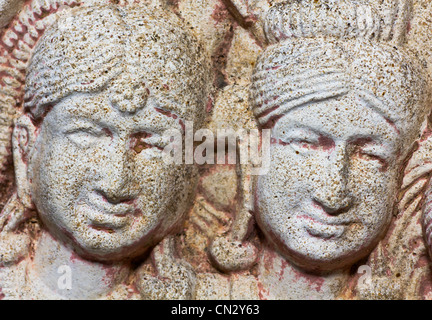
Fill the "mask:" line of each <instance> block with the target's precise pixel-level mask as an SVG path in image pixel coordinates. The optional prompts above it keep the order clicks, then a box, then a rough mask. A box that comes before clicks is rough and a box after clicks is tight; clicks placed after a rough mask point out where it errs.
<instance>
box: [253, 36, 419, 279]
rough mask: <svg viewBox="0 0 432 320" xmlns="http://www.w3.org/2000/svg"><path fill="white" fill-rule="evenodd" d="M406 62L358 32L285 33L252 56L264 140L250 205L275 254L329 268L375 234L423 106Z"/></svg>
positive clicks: (389, 209)
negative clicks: (296, 36) (336, 36)
mask: <svg viewBox="0 0 432 320" xmlns="http://www.w3.org/2000/svg"><path fill="white" fill-rule="evenodd" d="M416 68H417V67H415V66H414V65H411V63H410V62H409V59H407V58H406V57H405V56H404V55H403V54H400V53H398V52H397V51H396V50H394V49H393V48H390V47H386V46H370V44H368V43H367V42H362V41H360V40H353V41H348V40H344V41H333V42H332V41H327V42H326V43H325V44H324V43H323V42H322V40H321V39H304V40H303V42H302V43H292V42H287V43H285V44H283V45H282V44H281V45H276V46H273V47H270V49H268V50H267V51H266V52H265V53H264V54H263V56H262V57H261V58H260V60H259V62H258V65H257V69H256V70H255V75H254V78H253V79H254V80H253V85H252V91H251V93H252V99H253V100H252V103H253V104H254V108H255V110H254V112H255V115H256V117H257V120H258V122H259V123H260V124H261V126H262V127H263V128H271V130H272V131H271V132H272V144H271V148H270V152H271V154H270V159H271V162H270V171H269V173H268V174H266V175H263V176H258V177H257V178H256V182H255V211H256V219H257V222H258V224H259V226H260V228H261V229H262V231H263V232H264V234H265V235H266V237H267V238H268V239H269V240H270V242H272V243H273V245H274V246H275V247H276V248H277V250H278V251H279V252H280V253H282V255H283V256H284V257H286V258H287V259H289V260H291V261H293V262H294V263H295V264H297V265H299V266H301V267H303V268H305V269H309V270H315V271H330V270H334V269H338V268H342V267H346V266H348V265H350V264H352V263H354V262H356V261H357V260H359V259H361V258H363V257H364V256H366V255H367V254H368V253H369V252H370V251H371V250H372V249H373V248H374V247H375V245H376V244H377V243H378V241H379V240H380V239H381V238H382V236H383V235H384V233H385V232H386V230H387V227H388V225H389V222H390V220H391V216H392V213H393V210H394V208H395V203H396V199H397V194H398V188H399V186H400V181H401V178H402V175H403V171H404V163H405V160H406V157H407V156H408V155H409V151H410V150H411V149H412V146H413V143H414V142H415V140H416V139H418V138H419V133H420V131H421V124H422V122H423V121H424V119H425V113H426V110H427V108H426V105H427V104H425V102H424V101H425V100H424V99H425V97H426V96H427V94H426V90H425V89H424V88H425V84H424V82H423V80H422V74H421V72H420V71H418V70H419V69H416ZM380 79H386V82H382V81H381V80H380ZM416 81H419V82H418V83H417V84H416V85H413V83H415V82H416ZM387 83H392V84H393V85H394V86H393V87H388V86H387ZM410 83H411V84H410ZM416 90H418V91H417V92H415V93H414V91H416ZM407 119H410V120H409V121H407Z"/></svg>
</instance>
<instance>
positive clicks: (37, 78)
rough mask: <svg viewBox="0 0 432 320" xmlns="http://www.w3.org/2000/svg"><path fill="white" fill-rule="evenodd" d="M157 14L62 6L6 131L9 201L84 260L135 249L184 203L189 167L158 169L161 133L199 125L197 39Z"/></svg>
mask: <svg viewBox="0 0 432 320" xmlns="http://www.w3.org/2000/svg"><path fill="white" fill-rule="evenodd" d="M158 10H159V9H157V8H153V9H149V8H143V7H139V6H136V7H135V6H132V7H125V8H121V7H110V6H102V7H100V8H99V7H89V8H78V9H72V10H70V11H68V12H66V13H65V14H64V16H63V17H61V18H60V19H59V20H58V21H57V22H56V25H54V26H53V27H52V28H51V29H49V30H48V31H47V32H46V33H45V35H44V36H43V38H42V39H41V40H40V42H39V44H38V47H37V48H36V49H35V54H34V55H33V58H32V61H31V63H30V67H29V70H28V74H27V79H26V103H25V107H26V110H27V111H28V113H27V114H25V115H23V117H22V119H21V121H19V123H21V124H22V125H18V126H17V127H16V128H15V133H14V137H15V138H14V139H16V141H15V143H14V145H15V146H16V148H15V150H14V154H16V155H18V156H15V159H16V160H15V162H16V164H15V168H16V176H17V187H18V195H19V197H20V199H22V200H23V201H24V202H25V203H26V205H28V204H29V203H30V202H32V203H34V205H35V208H36V209H37V211H38V214H39V217H40V219H41V221H42V222H43V224H44V225H45V227H46V228H47V229H48V231H49V232H50V233H52V234H53V235H54V236H55V237H56V238H58V239H62V240H63V241H64V242H66V243H68V244H70V245H72V246H73V247H74V249H75V250H76V251H77V252H78V253H79V254H80V255H81V256H83V257H85V258H89V259H95V260H98V261H114V260H121V259H125V258H133V257H135V256H137V255H139V254H142V253H143V252H144V251H145V250H147V249H148V248H149V247H151V246H153V245H155V244H156V243H157V242H159V241H160V240H161V239H162V238H163V237H165V236H167V235H168V234H170V233H172V232H174V231H175V230H177V228H178V227H179V221H180V220H181V219H182V218H183V217H184V215H185V214H186V212H187V208H188V206H189V205H190V202H191V198H192V194H193V190H194V187H195V184H196V169H195V168H194V167H193V166H186V165H175V166H174V165H168V164H166V162H165V161H164V160H163V153H162V150H163V148H164V147H165V146H166V145H167V144H168V143H169V141H167V139H168V138H169V137H166V135H165V136H164V133H165V132H166V131H167V130H173V129H175V130H180V132H183V130H184V129H183V127H184V122H185V121H187V120H189V121H194V122H195V123H196V124H199V123H197V122H199V121H201V119H202V118H203V113H204V111H203V110H205V108H204V106H205V103H206V99H207V95H208V91H207V87H206V85H207V84H206V82H207V78H206V77H207V73H206V72H208V70H207V69H206V67H207V65H206V64H205V63H206V62H205V60H204V59H205V58H204V55H203V53H202V52H200V50H201V47H200V46H199V44H198V43H197V41H196V39H195V38H194V37H193V36H191V35H190V34H189V33H188V31H187V29H186V28H184V27H183V26H182V25H181V22H180V20H179V19H178V18H177V17H176V16H175V15H173V14H171V15H170V14H168V13H166V12H159V11H158ZM164 19H165V20H166V21H165V22H164ZM143 21H145V23H143ZM167 23H168V25H170V28H164V26H166V24H167ZM91 26H95V27H94V28H93V27H91ZM113 34H114V35H115V37H113ZM154 34H157V35H158V36H157V37H156V36H154ZM179 41H181V42H179ZM161 48H165V49H166V48H175V50H171V51H169V52H165V51H163V50H161ZM107 51H108V52H109V54H108V53H107ZM190 83H194V86H193V87H192V86H190ZM188 88H189V89H188ZM26 119H27V120H26ZM30 119H31V120H30ZM26 199H28V200H26Z"/></svg>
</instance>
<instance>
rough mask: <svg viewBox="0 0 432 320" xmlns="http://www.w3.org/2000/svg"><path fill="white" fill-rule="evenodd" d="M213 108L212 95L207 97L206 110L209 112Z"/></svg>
mask: <svg viewBox="0 0 432 320" xmlns="http://www.w3.org/2000/svg"><path fill="white" fill-rule="evenodd" d="M212 109H213V99H212V97H208V100H207V106H206V111H207V113H209V112H210V111H212Z"/></svg>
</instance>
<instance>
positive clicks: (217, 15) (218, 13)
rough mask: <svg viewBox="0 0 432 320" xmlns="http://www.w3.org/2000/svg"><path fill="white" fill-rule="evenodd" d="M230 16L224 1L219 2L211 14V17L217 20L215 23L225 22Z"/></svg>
mask: <svg viewBox="0 0 432 320" xmlns="http://www.w3.org/2000/svg"><path fill="white" fill-rule="evenodd" d="M228 17H229V12H228V10H227V9H226V7H225V5H224V4H222V3H218V4H216V5H215V7H214V9H213V12H212V14H211V18H212V19H213V20H214V21H215V24H216V25H217V24H219V23H223V22H224V21H226V20H227V19H228Z"/></svg>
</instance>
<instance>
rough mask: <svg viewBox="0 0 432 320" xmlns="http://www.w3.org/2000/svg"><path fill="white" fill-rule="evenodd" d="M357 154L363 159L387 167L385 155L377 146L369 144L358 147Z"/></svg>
mask: <svg viewBox="0 0 432 320" xmlns="http://www.w3.org/2000/svg"><path fill="white" fill-rule="evenodd" d="M357 154H358V156H359V157H360V158H361V159H363V160H365V161H373V162H376V163H377V164H379V165H380V166H382V167H383V168H386V167H387V160H386V158H385V156H384V155H383V154H382V153H381V152H380V151H379V150H378V148H376V147H373V146H370V147H365V148H359V150H358V152H357Z"/></svg>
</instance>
